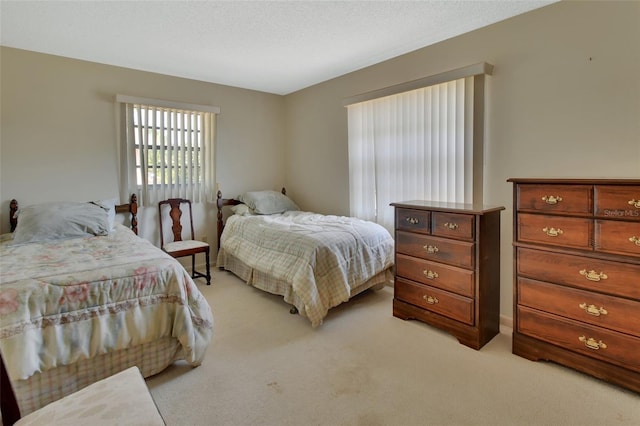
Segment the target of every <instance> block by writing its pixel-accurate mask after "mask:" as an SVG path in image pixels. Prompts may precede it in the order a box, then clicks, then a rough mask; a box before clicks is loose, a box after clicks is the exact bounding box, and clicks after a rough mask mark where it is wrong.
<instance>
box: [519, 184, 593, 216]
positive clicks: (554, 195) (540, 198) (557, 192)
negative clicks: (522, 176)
mask: <svg viewBox="0 0 640 426" xmlns="http://www.w3.org/2000/svg"><path fill="white" fill-rule="evenodd" d="M517 208H518V210H536V211H541V212H556V213H558V212H562V213H584V214H591V213H592V212H593V187H592V186H591V185H538V184H520V185H518V199H517Z"/></svg>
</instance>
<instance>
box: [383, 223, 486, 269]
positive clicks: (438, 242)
mask: <svg viewBox="0 0 640 426" xmlns="http://www.w3.org/2000/svg"><path fill="white" fill-rule="evenodd" d="M396 251H397V252H398V253H404V254H408V255H410V256H416V257H420V258H422V259H429V260H435V261H436V262H444V263H447V264H449V265H454V266H460V267H463V268H469V269H473V265H474V244H473V243H467V242H463V241H455V240H447V239H444V238H438V237H429V236H426V235H420V234H411V233H408V232H402V231H398V232H396Z"/></svg>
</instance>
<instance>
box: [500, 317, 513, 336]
mask: <svg viewBox="0 0 640 426" xmlns="http://www.w3.org/2000/svg"><path fill="white" fill-rule="evenodd" d="M512 332H513V318H512V317H507V316H505V315H500V333H503V334H511V333H512Z"/></svg>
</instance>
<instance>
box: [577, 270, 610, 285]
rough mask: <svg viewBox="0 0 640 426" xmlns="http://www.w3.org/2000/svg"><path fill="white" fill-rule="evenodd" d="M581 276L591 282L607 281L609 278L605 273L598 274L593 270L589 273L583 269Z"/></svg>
mask: <svg viewBox="0 0 640 426" xmlns="http://www.w3.org/2000/svg"><path fill="white" fill-rule="evenodd" d="M580 275H582V276H583V277H585V278H586V279H588V280H589V281H596V282H597V281H600V280H606V279H607V278H609V277H608V276H607V274H605V273H604V272H600V273H598V272H596V271H594V270H593V269H592V270H590V271H588V272H587V270H586V269H583V270H581V271H580Z"/></svg>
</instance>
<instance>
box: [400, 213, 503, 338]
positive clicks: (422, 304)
mask: <svg viewBox="0 0 640 426" xmlns="http://www.w3.org/2000/svg"><path fill="white" fill-rule="evenodd" d="M391 205H392V206H394V207H395V223H396V226H395V241H396V259H395V260H396V263H395V265H396V266H395V268H396V276H395V287H394V299H393V315H394V316H396V317H398V318H402V319H405V320H406V319H417V320H420V321H424V322H426V323H428V324H430V325H433V326H435V327H438V328H441V329H443V330H446V331H448V332H449V333H451V334H452V335H454V336H455V337H456V338H457V339H458V340H459V341H460V343H462V344H464V345H466V346H469V347H472V348H474V349H480V348H481V347H482V346H484V345H485V344H486V343H487V342H488V341H489V340H491V338H493V336H495V335H496V334H498V332H499V326H500V325H499V323H500V211H501V210H504V207H487V206H473V205H468V204H456V203H437V202H429V201H407V202H402V203H392V204H391Z"/></svg>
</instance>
